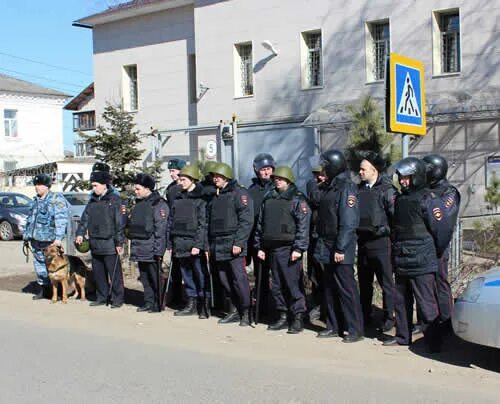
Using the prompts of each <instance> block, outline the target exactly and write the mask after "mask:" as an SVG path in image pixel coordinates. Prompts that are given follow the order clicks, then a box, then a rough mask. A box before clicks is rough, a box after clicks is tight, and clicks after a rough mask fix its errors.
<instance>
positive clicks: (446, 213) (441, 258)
mask: <svg viewBox="0 0 500 404" xmlns="http://www.w3.org/2000/svg"><path fill="white" fill-rule="evenodd" d="M423 161H424V162H425V163H426V166H427V184H428V186H429V188H430V190H431V191H432V193H433V198H432V199H433V201H432V202H433V203H432V204H433V209H435V208H440V209H441V212H442V218H441V219H440V220H439V221H438V225H439V228H440V233H441V234H443V237H442V239H443V245H442V246H438V251H437V253H438V265H439V269H438V272H437V276H436V281H437V295H438V304H439V318H440V320H441V323H442V325H443V328H444V330H445V331H447V332H450V331H451V330H452V327H451V312H452V309H453V295H452V293H451V288H450V284H449V282H448V260H449V255H450V254H449V253H450V250H449V245H450V242H451V238H452V237H453V229H454V227H455V224H456V222H457V217H458V212H459V210H460V192H459V191H458V189H457V188H455V187H454V186H453V185H451V184H450V183H449V182H448V180H447V179H446V174H447V173H448V163H447V161H446V160H445V158H444V157H442V156H440V155H439V154H429V155H427V156H425V157H424V158H423Z"/></svg>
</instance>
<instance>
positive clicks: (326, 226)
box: [317, 187, 340, 240]
mask: <svg viewBox="0 0 500 404" xmlns="http://www.w3.org/2000/svg"><path fill="white" fill-rule="evenodd" d="M339 199H340V192H339V189H338V188H337V187H333V188H328V190H326V191H325V192H324V193H323V194H322V195H321V199H320V202H319V207H318V223H317V232H318V236H319V237H321V238H324V239H327V240H335V239H336V238H337V230H338V217H337V210H338V205H339Z"/></svg>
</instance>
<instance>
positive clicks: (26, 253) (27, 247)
mask: <svg viewBox="0 0 500 404" xmlns="http://www.w3.org/2000/svg"><path fill="white" fill-rule="evenodd" d="M30 252H31V255H33V258H34V259H36V256H35V253H34V252H33V249H32V248H31V247H30V245H29V243H28V242H27V241H25V242H24V243H23V255H24V256H25V257H26V263H28V262H29V253H30Z"/></svg>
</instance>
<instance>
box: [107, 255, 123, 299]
mask: <svg viewBox="0 0 500 404" xmlns="http://www.w3.org/2000/svg"><path fill="white" fill-rule="evenodd" d="M119 259H120V256H119V255H118V254H116V260H115V267H114V268H113V274H112V275H111V285H110V287H109V288H108V296H107V297H106V306H109V304H110V303H111V292H112V291H113V282H114V280H115V274H116V268H118V260H119Z"/></svg>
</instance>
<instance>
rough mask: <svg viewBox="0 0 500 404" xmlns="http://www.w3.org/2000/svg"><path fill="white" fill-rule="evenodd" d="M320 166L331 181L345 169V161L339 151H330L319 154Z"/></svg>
mask: <svg viewBox="0 0 500 404" xmlns="http://www.w3.org/2000/svg"><path fill="white" fill-rule="evenodd" d="M320 159H321V166H322V167H323V169H324V170H325V174H326V176H327V177H328V179H330V180H333V179H334V178H335V177H336V176H337V175H339V174H340V173H343V172H344V171H345V170H346V169H347V161H346V159H345V157H344V155H343V154H342V152H341V151H339V150H335V149H330V150H327V151H324V152H323V153H321V156H320Z"/></svg>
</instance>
